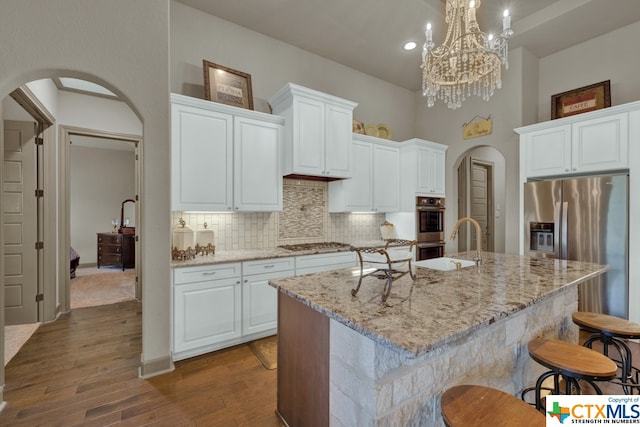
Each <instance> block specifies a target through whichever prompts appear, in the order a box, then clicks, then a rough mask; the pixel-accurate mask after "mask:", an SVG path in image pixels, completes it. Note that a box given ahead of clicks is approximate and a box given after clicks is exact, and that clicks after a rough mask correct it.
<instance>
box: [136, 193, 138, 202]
mask: <svg viewBox="0 0 640 427" xmlns="http://www.w3.org/2000/svg"><path fill="white" fill-rule="evenodd" d="M137 201H138V195H137V194H136V202H137Z"/></svg>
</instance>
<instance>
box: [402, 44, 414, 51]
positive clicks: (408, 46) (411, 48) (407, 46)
mask: <svg viewBox="0 0 640 427" xmlns="http://www.w3.org/2000/svg"><path fill="white" fill-rule="evenodd" d="M416 46H417V45H416V42H406V43H405V44H404V46H403V48H404V50H413V49H415V48H416Z"/></svg>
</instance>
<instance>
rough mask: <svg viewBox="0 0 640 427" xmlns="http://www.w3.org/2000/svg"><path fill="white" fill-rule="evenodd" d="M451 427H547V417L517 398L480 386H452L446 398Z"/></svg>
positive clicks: (447, 420)
mask: <svg viewBox="0 0 640 427" xmlns="http://www.w3.org/2000/svg"><path fill="white" fill-rule="evenodd" d="M440 408H441V412H442V418H443V420H444V423H445V425H447V427H474V426H478V427H479V426H492V427H507V426H519V427H534V426H535V427H538V426H539V427H543V426H544V425H545V416H544V415H542V413H541V412H539V411H536V410H535V409H534V408H533V407H531V406H530V405H527V404H526V403H525V402H523V401H521V400H520V399H518V398H517V397H515V396H512V395H510V394H507V393H505V392H503V391H500V390H496V389H493V388H489V387H484V386H479V385H459V386H455V387H451V388H450V389H448V390H447V391H445V392H444V394H443V395H442V400H441V404H440Z"/></svg>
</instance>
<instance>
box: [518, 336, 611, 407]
mask: <svg viewBox="0 0 640 427" xmlns="http://www.w3.org/2000/svg"><path fill="white" fill-rule="evenodd" d="M528 348H529V356H530V357H531V358H532V359H533V360H535V361H536V362H538V363H539V364H541V365H542V366H544V367H546V368H549V369H550V370H549V371H548V372H546V373H544V374H542V375H541V376H540V377H539V378H538V380H537V381H536V386H535V388H528V389H525V390H524V391H523V392H522V398H523V400H524V397H525V394H526V393H527V392H529V391H532V390H535V394H536V403H535V406H536V409H538V410H540V409H542V396H541V391H542V389H543V387H542V383H543V382H544V381H545V380H546V379H547V378H549V377H553V389H548V390H550V391H551V393H552V394H554V395H557V394H573V393H572V390H575V391H576V394H581V393H582V390H581V386H580V384H579V383H578V380H583V381H586V382H587V383H589V384H590V385H591V386H592V387H593V389H594V390H595V391H596V393H597V394H602V390H601V389H600V387H598V386H597V385H596V384H595V381H609V380H611V379H613V378H615V376H616V371H617V369H618V367H617V366H616V364H615V363H614V362H613V361H612V360H611V359H609V358H608V357H606V356H604V355H602V354H600V353H598V352H597V351H594V350H591V349H589V348H586V347H583V346H580V345H578V344H572V343H568V342H564V341H559V340H554V339H543V338H536V339H534V340H533V341H531V342H529V345H528ZM561 377H562V379H564V381H565V390H564V393H561V391H560V379H561Z"/></svg>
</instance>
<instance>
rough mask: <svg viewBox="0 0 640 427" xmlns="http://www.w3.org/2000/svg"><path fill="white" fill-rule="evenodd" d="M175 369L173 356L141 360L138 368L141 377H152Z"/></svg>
mask: <svg viewBox="0 0 640 427" xmlns="http://www.w3.org/2000/svg"><path fill="white" fill-rule="evenodd" d="M174 369H175V366H173V361H172V360H171V356H166V357H161V358H159V359H154V360H147V361H144V360H141V361H140V366H139V368H138V376H139V377H140V378H151V377H155V376H156V375H160V374H165V373H167V372H171V371H173V370H174Z"/></svg>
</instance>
